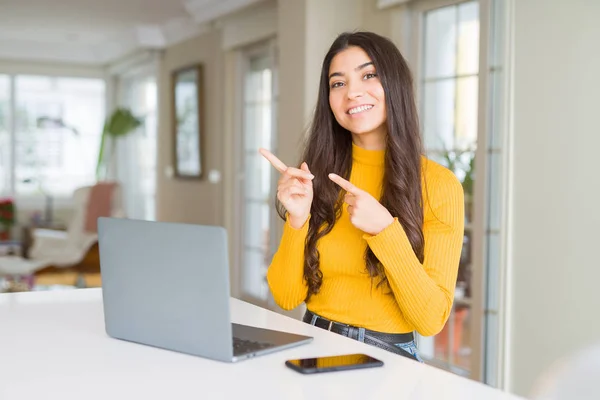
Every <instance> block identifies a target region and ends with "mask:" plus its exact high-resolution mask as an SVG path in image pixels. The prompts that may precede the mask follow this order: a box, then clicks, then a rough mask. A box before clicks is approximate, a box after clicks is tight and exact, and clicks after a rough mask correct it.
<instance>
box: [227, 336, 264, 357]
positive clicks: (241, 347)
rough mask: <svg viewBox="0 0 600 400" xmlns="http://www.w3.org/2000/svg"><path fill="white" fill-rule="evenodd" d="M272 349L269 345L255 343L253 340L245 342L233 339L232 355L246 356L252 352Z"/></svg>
mask: <svg viewBox="0 0 600 400" xmlns="http://www.w3.org/2000/svg"><path fill="white" fill-rule="evenodd" d="M269 347H273V344H271V343H261V342H255V341H253V340H245V339H240V338H236V337H234V338H233V354H234V355H237V354H247V353H252V352H254V351H258V350H262V349H266V348H269Z"/></svg>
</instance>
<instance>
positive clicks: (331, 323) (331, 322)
mask: <svg viewBox="0 0 600 400" xmlns="http://www.w3.org/2000/svg"><path fill="white" fill-rule="evenodd" d="M332 326H333V321H329V326H328V327H327V330H328V331H330V330H331V327H332Z"/></svg>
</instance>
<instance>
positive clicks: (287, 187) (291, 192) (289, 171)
mask: <svg viewBox="0 0 600 400" xmlns="http://www.w3.org/2000/svg"><path fill="white" fill-rule="evenodd" d="M258 151H259V153H260V154H261V155H262V156H263V157H265V158H266V159H267V160H269V162H270V163H271V165H273V167H275V169H276V170H277V171H279V172H280V173H281V177H280V178H279V182H278V184H277V199H279V201H280V202H281V204H283V206H284V207H285V209H286V210H287V212H288V214H289V215H288V219H289V222H290V225H291V226H292V227H293V228H295V229H300V228H301V227H302V226H303V225H304V224H305V223H306V220H307V219H308V216H309V215H310V206H311V205H312V199H313V184H312V180H313V179H314V178H315V177H314V175H313V174H311V173H310V170H309V169H308V165H306V163H305V162H303V163H302V165H301V166H300V169H298V168H293V167H288V166H286V165H285V164H284V163H283V162H282V161H281V160H280V159H278V158H277V157H275V155H274V154H273V153H271V152H270V151H269V150H266V149H259V150H258Z"/></svg>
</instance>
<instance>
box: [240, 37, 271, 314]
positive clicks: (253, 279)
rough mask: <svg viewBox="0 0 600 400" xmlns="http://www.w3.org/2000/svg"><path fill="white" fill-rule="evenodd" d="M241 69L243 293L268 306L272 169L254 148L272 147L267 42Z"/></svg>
mask: <svg viewBox="0 0 600 400" xmlns="http://www.w3.org/2000/svg"><path fill="white" fill-rule="evenodd" d="M243 58H244V65H245V68H244V73H243V82H244V84H243V91H244V92H243V104H242V109H243V126H242V134H243V140H242V141H241V145H242V146H243V147H242V149H241V151H240V152H239V153H238V154H242V155H243V156H242V157H241V159H240V160H239V162H238V168H239V176H242V177H243V179H242V180H241V187H240V189H239V190H238V193H240V194H241V196H240V200H241V202H240V204H241V215H242V224H243V226H242V227H241V229H240V232H241V236H242V237H241V240H240V243H241V251H240V252H239V254H240V256H241V260H240V265H241V267H242V268H241V295H242V298H244V299H247V300H248V301H252V302H254V303H256V304H259V305H263V306H266V305H267V302H268V298H269V288H268V285H267V282H266V272H267V268H268V266H269V264H270V262H271V253H272V251H271V243H273V237H272V236H273V230H272V229H271V226H272V224H273V207H272V200H273V192H272V191H273V182H272V179H273V172H272V167H271V165H270V164H269V163H268V162H265V160H264V159H263V158H262V156H261V155H260V154H259V153H258V149H259V148H260V147H264V148H266V149H269V150H271V151H276V150H275V148H274V146H275V141H274V137H275V115H276V111H275V106H276V101H277V97H276V91H275V85H274V82H275V68H274V57H273V55H272V49H271V47H270V46H269V45H265V46H259V47H256V48H252V49H249V50H248V51H247V52H245V54H244V57H243Z"/></svg>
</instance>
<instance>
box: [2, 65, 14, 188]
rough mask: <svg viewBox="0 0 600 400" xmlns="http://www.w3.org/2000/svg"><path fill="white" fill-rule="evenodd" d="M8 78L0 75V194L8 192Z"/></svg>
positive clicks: (9, 154)
mask: <svg viewBox="0 0 600 400" xmlns="http://www.w3.org/2000/svg"><path fill="white" fill-rule="evenodd" d="M9 118H10V78H9V77H8V76H7V75H0V196H2V195H6V194H10V192H11V190H10V176H11V159H10V156H11V148H10V120H9Z"/></svg>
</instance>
